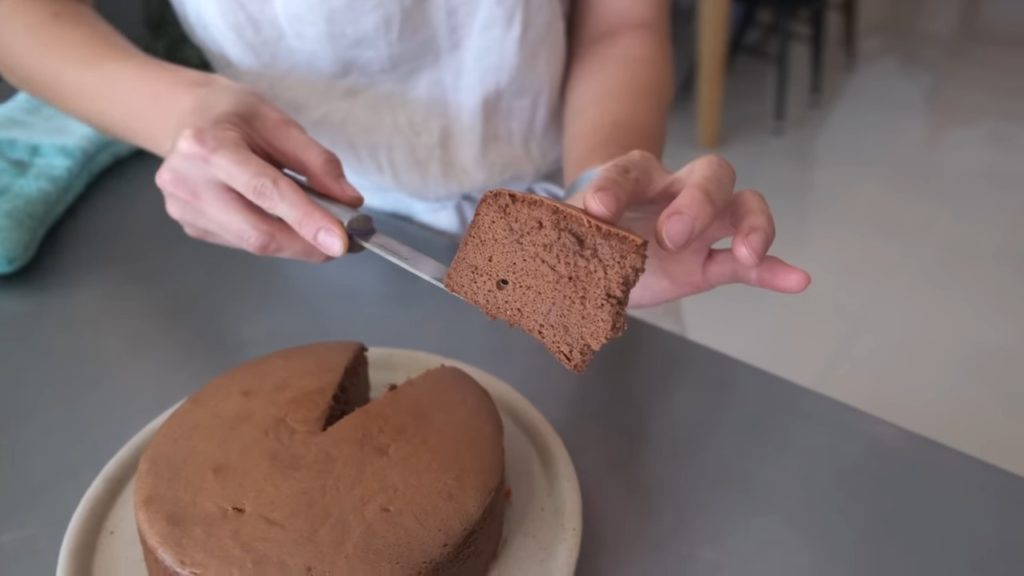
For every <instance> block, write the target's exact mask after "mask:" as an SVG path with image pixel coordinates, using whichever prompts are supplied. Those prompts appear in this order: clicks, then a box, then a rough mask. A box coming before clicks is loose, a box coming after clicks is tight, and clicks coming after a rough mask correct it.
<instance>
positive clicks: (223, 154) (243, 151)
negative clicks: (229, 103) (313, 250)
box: [211, 139, 348, 257]
mask: <svg viewBox="0 0 1024 576" xmlns="http://www.w3.org/2000/svg"><path fill="white" fill-rule="evenodd" d="M211 167H212V169H213V172H214V173H215V174H216V175H217V176H218V177H219V178H220V180H221V181H222V182H224V183H225V184H226V185H228V186H229V187H231V188H232V189H234V190H235V191H236V192H238V193H239V194H240V195H241V196H243V197H244V198H246V199H248V200H249V201H250V202H252V203H253V204H255V205H256V206H257V207H259V208H261V209H262V210H263V211H265V212H267V213H268V214H270V215H273V216H277V217H278V218H280V219H281V220H283V221H284V222H285V223H286V224H287V225H288V226H289V227H291V229H292V230H294V231H295V232H296V233H298V235H299V236H301V237H302V238H304V239H305V240H306V241H307V242H308V243H309V244H310V245H312V246H316V247H317V248H319V250H320V251H321V252H323V253H324V254H326V255H328V256H334V257H338V256H341V255H342V254H344V253H345V251H346V250H347V249H348V237H347V236H346V234H345V230H344V228H343V227H342V225H341V223H340V222H338V220H337V219H336V218H334V217H333V216H331V214H330V213H328V212H327V211H326V210H324V209H323V208H321V207H320V206H317V205H316V203H314V202H313V200H312V199H310V198H309V196H307V195H306V193H305V192H304V191H303V190H302V189H301V188H299V186H298V185H297V184H296V183H295V182H293V181H292V180H291V179H289V178H288V177H287V176H285V175H284V173H282V172H281V171H280V170H278V169H277V168H275V167H273V166H271V165H270V164H268V163H267V162H265V161H264V160H263V159H261V158H259V157H258V156H256V155H255V154H253V152H252V151H251V150H250V149H249V148H248V146H247V145H246V144H245V142H244V141H242V140H241V139H239V140H237V141H234V140H229V141H227V142H225V143H223V144H222V146H221V147H220V149H219V150H218V151H217V153H216V154H214V155H213V156H212V157H211ZM275 228H277V229H280V228H281V227H280V226H276V227H275ZM258 238H261V237H258ZM280 240H281V241H282V242H284V241H285V239H283V238H282V239H280ZM252 244H254V245H255V244H257V243H256V242H252ZM247 246H248V244H247ZM246 249H249V248H246ZM249 251H250V252H255V251H254V250H251V249H249ZM257 253H259V252H257Z"/></svg>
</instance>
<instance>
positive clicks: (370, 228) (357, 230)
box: [284, 170, 448, 292]
mask: <svg viewBox="0 0 1024 576" xmlns="http://www.w3.org/2000/svg"><path fill="white" fill-rule="evenodd" d="M284 173H285V175H286V176H288V177H289V178H291V179H292V180H293V181H295V183H296V184H298V185H299V186H300V187H301V188H302V189H303V190H305V191H306V193H307V194H309V197H310V199H312V200H313V201H314V202H316V203H317V204H319V205H320V206H321V207H323V208H324V210H327V211H328V212H330V213H331V215H332V216H334V217H335V218H337V219H338V220H339V221H340V222H341V223H342V224H343V225H344V226H345V230H347V231H348V236H349V238H350V239H351V241H352V242H351V246H350V250H349V251H350V252H358V251H359V248H365V249H367V250H369V251H370V252H373V253H374V254H377V255H378V256H381V257H383V258H384V259H385V260H388V261H389V262H392V263H394V264H397V265H399V266H401V267H402V268H405V269H406V270H407V271H409V272H412V273H413V274H415V275H417V276H419V277H420V278H422V279H424V280H426V281H427V282H430V283H431V284H433V285H434V286H437V287H438V288H441V289H442V290H444V291H445V292H448V289H447V288H445V286H444V282H443V280H444V275H445V273H446V272H447V271H448V267H447V266H445V265H444V264H441V263H440V262H438V261H437V260H434V259H433V258H431V257H430V256H427V255H426V254H424V253H422V252H420V251H419V250H416V249H415V248H412V247H411V246H408V245H406V244H403V243H401V242H399V241H398V240H395V239H394V238H392V237H390V236H387V235H385V234H382V233H380V232H378V231H377V229H376V228H375V227H374V225H373V218H372V217H371V216H370V215H369V214H366V213H364V212H360V211H358V210H356V209H355V208H352V207H349V206H346V205H344V204H342V203H341V202H338V201H336V200H332V199H330V198H327V197H326V196H323V195H321V194H318V193H317V192H316V191H315V190H313V189H312V188H310V186H309V183H308V182H307V181H306V178H305V177H303V176H301V175H299V174H296V173H295V172H292V171H290V170H285V171H284ZM351 248H355V249H354V250H353V249H351Z"/></svg>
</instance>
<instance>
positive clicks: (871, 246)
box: [648, 0, 1024, 474]
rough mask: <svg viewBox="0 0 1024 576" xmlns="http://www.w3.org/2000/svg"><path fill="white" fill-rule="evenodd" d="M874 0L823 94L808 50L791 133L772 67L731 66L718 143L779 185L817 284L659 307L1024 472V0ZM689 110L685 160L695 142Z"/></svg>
mask: <svg viewBox="0 0 1024 576" xmlns="http://www.w3.org/2000/svg"><path fill="white" fill-rule="evenodd" d="M862 4H863V5H864V6H863V29H862V34H863V36H862V38H863V40H862V50H861V59H860V63H859V65H858V67H857V68H856V69H855V70H854V71H852V72H850V73H847V72H845V71H844V69H843V66H842V58H841V55H842V52H841V49H840V47H839V46H838V45H837V44H835V43H833V45H832V46H831V48H830V56H829V60H830V64H831V66H830V72H829V75H828V89H827V92H828V95H827V98H826V100H825V102H824V103H823V104H822V105H821V106H820V107H819V108H818V109H814V110H811V109H809V108H808V107H807V105H806V100H807V99H806V86H807V79H806V71H805V67H804V66H802V64H803V62H804V61H805V59H806V54H805V52H804V51H803V49H800V50H799V51H796V52H795V53H794V54H793V58H794V63H795V64H794V67H795V68H796V71H795V75H794V77H793V79H792V87H793V88H792V90H793V98H792V99H791V102H790V104H791V108H790V110H791V119H790V122H789V126H788V131H787V132H786V134H785V135H784V136H782V137H773V136H772V135H771V134H770V128H771V122H770V104H771V88H772V84H771V78H772V77H771V68H770V66H769V65H768V64H766V63H763V62H758V61H751V60H741V61H738V62H737V66H736V67H735V68H734V70H733V72H732V73H731V75H730V84H729V96H728V101H727V112H726V114H727V119H726V125H725V131H726V132H725V133H726V143H725V144H724V145H723V146H722V148H721V149H720V150H719V152H720V153H722V154H724V155H726V156H727V157H728V158H729V159H730V160H732V162H733V163H734V164H735V165H736V167H737V170H738V173H739V180H740V182H739V184H740V186H744V187H756V188H759V189H761V190H762V191H764V192H765V193H766V195H767V196H768V198H769V200H770V201H771V203H772V205H773V207H774V209H775V214H776V219H777V222H778V229H779V238H778V240H777V242H776V249H777V253H778V254H779V255H782V256H784V257H786V258H788V259H790V260H792V261H793V262H796V263H799V264H802V265H804V266H805V267H807V268H808V269H809V270H810V271H811V273H812V275H813V277H814V283H813V285H812V286H811V288H810V290H809V291H808V292H807V293H806V294H805V295H803V296H799V297H792V296H778V295H773V294H766V293H757V292H755V291H753V290H750V289H745V288H733V287H729V288H725V289H721V290H717V291H715V292H713V293H710V294H706V295H701V296H697V297H694V298H690V299H688V300H686V301H685V302H684V303H683V304H682V306H681V308H682V309H681V311H680V309H679V306H674V307H664V308H662V309H660V310H656V311H654V313H653V314H648V317H653V319H654V320H655V321H656V322H658V323H661V324H664V325H667V326H670V327H673V328H675V329H677V330H681V331H683V332H684V333H686V334H687V335H688V336H689V337H691V338H693V339H694V340H697V341H699V342H702V343H705V344H708V345H710V346H712V347H714V348H716V349H719V350H722V351H725V352H727V353H729V354H731V355H734V356H737V357H739V358H741V359H743V360H746V361H748V362H751V363H753V364H755V365H757V366H760V367H763V368H765V369H767V370H769V371H771V372H774V373H777V374H780V375H783V376H785V377H787V378H790V379H793V380H795V381H796V382H798V383H800V384H802V385H805V386H807V387H809V388H813V389H814V390H817V391H820V392H822V393H824V394H827V395H830V396H832V397H835V398H837V399H840V400H842V401H844V402H847V403H849V404H852V405H854V406H857V407H859V408H862V409H864V410H866V411H868V412H871V413H873V414H876V415H878V416H880V417H882V418H885V419H887V420H889V421H892V422H895V423H897V424H899V425H902V426H904V427H906V428H909V429H911V430H914V431H917V432H919V433H921V434H924V435H925V436H928V437H931V438H933V439H935V440H938V441H940V442H943V443H945V444H948V445H950V446H953V447H955V448H957V449H960V450H963V451H965V452H967V453H970V454H973V455H975V456H977V457H979V458H982V459H984V460H987V461H989V462H992V463H995V464H997V465H999V466H1002V467H1004V468H1007V469H1010V470H1012V471H1015V472H1016V473H1018V474H1024V3H1021V2H1018V1H1016V0H1002V1H971V0H961V1H954V0H948V1H939V0H935V1H924V0H922V1H916V2H915V1H902V2H889V1H887V0H877V1H874V2H868V1H863V2H862ZM833 39H835V35H833ZM690 110H691V107H690V103H689V102H683V104H682V106H681V108H680V111H679V112H678V114H677V118H676V119H675V121H674V126H673V134H672V137H671V142H670V146H669V150H668V153H667V157H668V158H669V159H670V161H673V162H675V163H681V162H683V161H684V160H685V159H687V158H690V157H692V156H694V155H695V154H697V153H699V151H698V150H697V149H696V148H694V146H693V145H692V143H691V142H692V132H693V130H692V122H691V119H690ZM680 312H681V314H680Z"/></svg>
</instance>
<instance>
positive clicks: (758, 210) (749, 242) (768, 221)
mask: <svg viewBox="0 0 1024 576" xmlns="http://www.w3.org/2000/svg"><path fill="white" fill-rule="evenodd" d="M729 220H730V224H731V225H732V228H733V230H735V233H734V235H733V239H732V252H733V254H735V255H736V257H737V258H739V260H740V262H742V263H743V264H745V265H747V266H754V265H756V264H757V263H758V262H760V261H761V259H763V258H764V257H765V256H766V255H767V254H768V248H769V247H770V246H771V245H772V242H774V241H775V220H774V218H772V211H771V209H770V208H769V207H768V202H767V201H766V200H765V199H764V196H762V195H761V193H760V192H758V191H756V190H741V191H739V192H737V193H736V195H735V196H734V197H733V200H732V208H731V214H730V216H729Z"/></svg>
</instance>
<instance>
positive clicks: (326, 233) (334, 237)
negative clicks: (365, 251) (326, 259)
mask: <svg viewBox="0 0 1024 576" xmlns="http://www.w3.org/2000/svg"><path fill="white" fill-rule="evenodd" d="M316 243H317V246H320V249H321V250H323V251H324V252H325V253H327V254H328V255H330V256H341V250H342V244H341V235H340V234H338V233H337V232H336V231H334V230H332V229H330V228H321V229H319V230H317V232H316Z"/></svg>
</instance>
